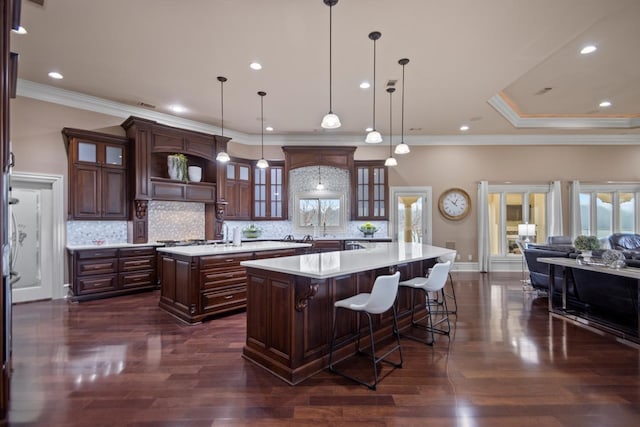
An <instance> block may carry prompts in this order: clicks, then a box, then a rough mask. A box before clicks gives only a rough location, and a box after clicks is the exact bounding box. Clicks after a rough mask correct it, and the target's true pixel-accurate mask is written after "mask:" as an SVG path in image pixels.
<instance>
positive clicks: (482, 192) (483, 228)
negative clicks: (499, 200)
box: [478, 181, 491, 273]
mask: <svg viewBox="0 0 640 427" xmlns="http://www.w3.org/2000/svg"><path fill="white" fill-rule="evenodd" d="M490 254H491V252H490V251H489V182H488V181H480V182H479V183H478V263H479V267H480V271H481V272H483V273H486V272H488V271H489V264H490Z"/></svg>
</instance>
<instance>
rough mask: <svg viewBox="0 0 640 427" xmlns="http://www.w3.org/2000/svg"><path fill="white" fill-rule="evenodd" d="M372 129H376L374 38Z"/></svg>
mask: <svg viewBox="0 0 640 427" xmlns="http://www.w3.org/2000/svg"><path fill="white" fill-rule="evenodd" d="M373 130H376V40H375V39H374V40H373Z"/></svg>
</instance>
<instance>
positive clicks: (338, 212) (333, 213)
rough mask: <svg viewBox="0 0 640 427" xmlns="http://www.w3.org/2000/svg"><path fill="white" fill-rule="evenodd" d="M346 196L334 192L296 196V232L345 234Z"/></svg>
mask: <svg viewBox="0 0 640 427" xmlns="http://www.w3.org/2000/svg"><path fill="white" fill-rule="evenodd" d="M344 203H345V195H344V194H341V193H334V192H322V193H312V192H311V193H299V194H296V196H295V204H294V230H295V231H299V232H303V233H305V234H314V235H315V234H317V231H318V230H321V231H322V232H332V233H335V232H344V231H345V230H346V209H345V204H344Z"/></svg>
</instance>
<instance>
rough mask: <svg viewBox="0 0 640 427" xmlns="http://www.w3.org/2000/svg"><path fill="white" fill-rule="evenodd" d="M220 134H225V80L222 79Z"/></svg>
mask: <svg viewBox="0 0 640 427" xmlns="http://www.w3.org/2000/svg"><path fill="white" fill-rule="evenodd" d="M220 111H221V113H220V116H221V119H220V128H221V131H220V135H221V136H224V80H222V79H220Z"/></svg>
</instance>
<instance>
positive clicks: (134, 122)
mask: <svg viewBox="0 0 640 427" xmlns="http://www.w3.org/2000/svg"><path fill="white" fill-rule="evenodd" d="M121 126H122V127H123V128H124V129H125V131H126V134H127V137H128V138H129V140H130V141H131V144H130V150H129V171H130V189H131V202H132V203H131V212H130V216H129V217H130V218H131V220H130V221H129V223H128V230H127V232H128V241H129V242H131V243H146V242H147V240H148V219H149V216H148V212H147V208H148V204H149V201H150V200H165V201H167V200H168V201H191V202H200V203H204V204H205V238H206V239H215V238H217V237H216V236H218V237H220V232H221V229H222V221H223V220H224V206H225V205H226V202H225V201H224V200H223V199H222V198H221V195H222V194H224V191H223V189H224V185H225V183H224V180H225V168H224V167H218V164H217V162H216V155H217V153H219V152H220V151H226V149H227V142H228V141H229V140H230V138H226V137H222V136H219V135H210V134H206V133H202V132H196V131H191V130H186V129H180V128H175V127H171V126H167V125H163V124H159V123H157V122H155V121H153V120H148V119H143V118H140V117H134V116H131V117H129V118H128V119H127V120H125V121H124V122H123V123H122V125H121ZM173 153H182V154H184V155H186V156H187V158H188V159H189V163H190V164H192V165H197V166H200V167H202V181H201V182H197V183H193V182H181V181H175V180H170V179H169V178H168V173H167V164H166V163H167V161H166V156H167V155H169V154H173Z"/></svg>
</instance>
